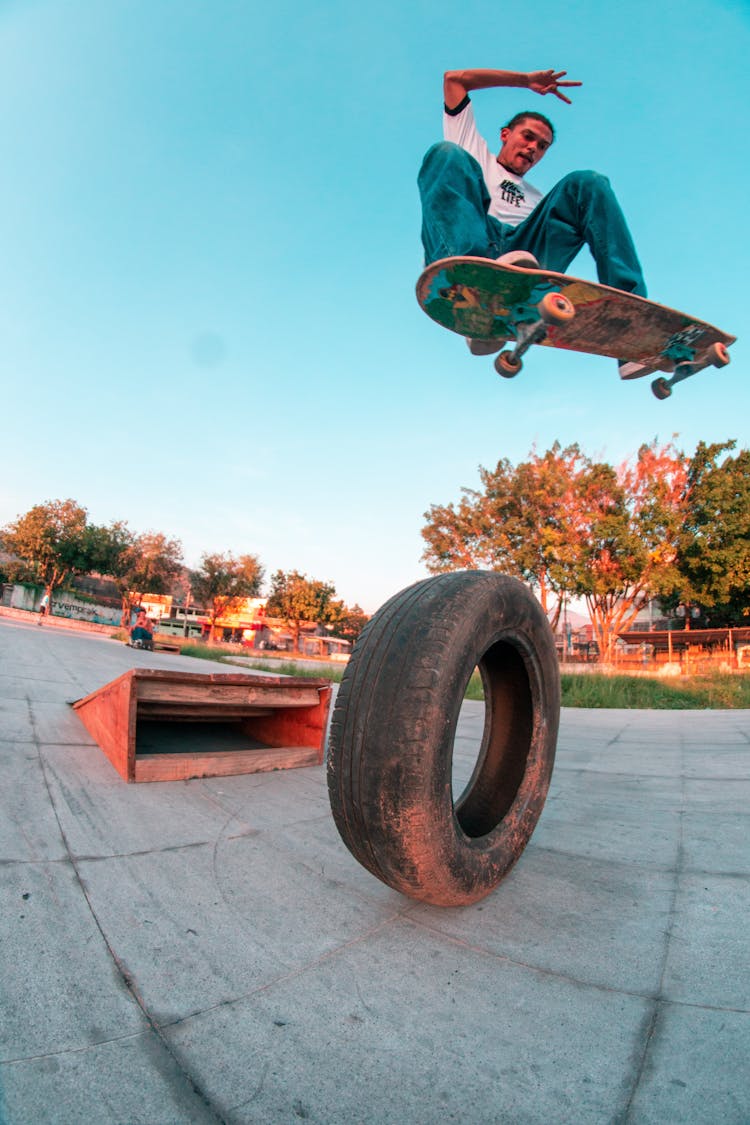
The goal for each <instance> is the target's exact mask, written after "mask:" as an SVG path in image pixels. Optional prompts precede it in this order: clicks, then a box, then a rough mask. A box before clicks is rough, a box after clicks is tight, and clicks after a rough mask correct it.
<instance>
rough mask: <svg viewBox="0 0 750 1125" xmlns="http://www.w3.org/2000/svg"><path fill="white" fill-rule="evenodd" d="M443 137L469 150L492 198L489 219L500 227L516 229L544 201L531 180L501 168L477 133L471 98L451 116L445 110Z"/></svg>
mask: <svg viewBox="0 0 750 1125" xmlns="http://www.w3.org/2000/svg"><path fill="white" fill-rule="evenodd" d="M443 136H444V138H445V140H446V141H453V142H454V144H457V145H460V146H461V148H463V149H466V151H467V152H468V153H469V154H470V155H471V156H473V157H474V159H475V160H477V161H478V162H479V165H480V167H481V169H482V173H483V175H484V182H485V183H486V185H487V190H488V192H489V193H490V197H491V203H490V206H489V213H490V215H494V217H495V218H496V219H499V220H500V222H501V223H509V224H510V226H512V227H517V226H518V224H519V223H520V222H521V221H522V220H523V219H525V218H526V216H527V215H530V214H531V212H532V211H533V210H534V208H535V207H536V205H537V203H538V202H539V200H540V199H541V198H542V193H541V192H540V191H538V190H537V188H535V187H534V186H533V184H530V183H529V181H528V180H524V179H523V178H522V177H521V176H517V175H516V173H515V172H509V171H508V169H507V168H503V166H502V164H498V162H497V157H496V156H495V155H493V153H491V152H490V150H489V148H488V147H487V142H486V141H485V139H484V137H482V136H480V135H479V133H478V132H477V125H476V121H475V120H474V110H473V109H472V106H471V102H470V101H469V99H468V97H467V98H466V100H465V101H464V102H463V104H462V105H461V106H460V107H459V109H458V112H456V111H454V112H453V113H449V112H448V110H444V112H443Z"/></svg>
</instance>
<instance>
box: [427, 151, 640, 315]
mask: <svg viewBox="0 0 750 1125" xmlns="http://www.w3.org/2000/svg"><path fill="white" fill-rule="evenodd" d="M417 182H418V185H419V194H420V197H421V200H422V243H423V245H424V251H425V262H426V264H428V265H429V263H430V262H434V261H436V260H437V259H438V258H450V257H453V256H454V255H464V254H468V255H471V256H474V257H477V258H499V257H500V255H501V254H506V253H508V252H509V251H510V250H528V252H529V253H530V254H533V255H534V257H535V258H536V260H537V261H538V262H539V264H540V265H541V266H543V267H544V268H545V269H548V270H555V271H556V272H557V273H565V271H566V270H567V268H568V266H569V265H570V263H571V262H572V261H573V259H574V258H575V256H576V254H577V253H578V251H579V250H580V249H581V248H582V247H583V246H588V248H589V250H590V251H591V254H592V256H593V258H594V262H595V263H596V273H597V277H598V278H599V280H600V281H601V282H602V284H603V285H611V286H613V287H614V288H615V289H624V290H625V291H626V292H628V293H638V294H639V295H640V296H641V297H645V296H646V283H645V281H644V279H643V272H642V270H641V265H640V262H639V261H638V255H637V254H636V251H635V246H634V245H633V239H632V237H631V235H630V231H629V230H628V225H627V223H626V221H625V216H624V215H623V213H622V209H621V207H620V204H619V203H618V202H617V197H616V196H615V193H614V192H613V190H612V187H611V185H610V182H609V180H608V179H607V177H606V176H601V175H600V174H599V173H598V172H571V173H570V174H569V175H567V176H565V177H563V179H562V180H560V182H559V183H558V184H556V185H555V186H554V187H553V188H552V190H551V191H550V192H548V193H547V195H545V196H544V198H543V199H541V200H540V201H539V203H538V204H537V205H536V207H535V208H534V210H533V211H532V212H531V214H530V215H529V216H527V218H525V219H524V220H523V221H522V222H521V223H519V224H518V226H516V227H513V226H511V225H510V224H509V223H501V222H500V220H499V219H496V218H494V217H493V216H492V215H490V214H488V212H487V208H488V207H489V205H490V196H489V192H488V191H487V185H486V184H485V182H484V176H483V175H482V169H481V167H480V166H479V164H478V163H477V161H476V160H475V159H474V157H473V156H471V155H470V154H469V153H468V152H466V150H465V149H462V148H461V147H460V146H459V145H456V144H453V143H452V142H451V141H441V142H440V143H439V144H436V145H433V146H432V148H431V149H429V150H428V152H427V154H426V156H425V158H424V161H423V163H422V167H421V169H420V172H419V177H418V181H417Z"/></svg>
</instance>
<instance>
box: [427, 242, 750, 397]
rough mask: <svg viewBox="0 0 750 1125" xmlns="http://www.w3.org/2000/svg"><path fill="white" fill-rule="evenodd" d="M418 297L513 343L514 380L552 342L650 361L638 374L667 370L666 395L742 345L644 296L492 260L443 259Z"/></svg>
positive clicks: (432, 310) (432, 312)
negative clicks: (530, 354)
mask: <svg viewBox="0 0 750 1125" xmlns="http://www.w3.org/2000/svg"><path fill="white" fill-rule="evenodd" d="M417 300H418V301H419V303H420V305H421V306H422V308H423V309H424V311H425V312H426V313H427V315H428V316H430V317H432V319H433V320H435V321H437V323H438V324H442V325H443V326H444V327H445V328H449V329H450V330H451V331H452V332H457V333H459V335H461V336H468V337H471V338H473V339H476V340H497V341H498V342H500V341H502V342H503V343H506V344H508V345H509V347H508V348H506V349H505V350H504V351H501V352H500V354H499V355H498V356H497V358H496V359H495V370H496V371H497V373H498V374H499V375H502V376H504V377H505V378H507V379H511V378H513V377H514V376H515V375H517V374H518V373H519V371H520V370H521V367H522V366H523V364H522V357H523V356H524V355H525V353H526V352H527V351H528V350H529V348H530V347H531V346H532V345H533V344H543V345H546V346H547V347H552V348H563V349H565V350H567V351H574V352H587V353H589V354H591V355H601V356H611V357H612V358H613V359H619V360H626V361H629V362H631V363H633V364H639V365H641V366H640V368H639V370H638V371H637V372H636V373H635V374H634V375H631V376H629V377H630V378H642V377H643V376H644V375H650V374H653V373H654V372H656V371H663V372H665V373H666V374H667V375H669V376H670V378H664V376H663V375H662V376H660V377H659V378H657V379H655V380H654V381H653V383H652V384H651V389H652V391H653V393H654V394H655V395H656V397H657V398H659V399H664V398H669V396H670V395H671V393H672V388H673V387H674V386H675V385H676V384H677V383H680V382H682V381H683V380H684V379H688V378H689V377H690V376H691V375H696V374H697V373H698V372H699V371H702V370H703V369H704V368H706V367H711V366H713V367H725V366H726V365H727V364H728V363H729V360H730V355H729V350H728V349H729V345H730V344H733V343H734V341H735V339H736V337H735V336H730V335H729V334H728V333H726V332H722V331H721V330H720V329H718V328H715V327H714V326H713V325H712V324H707V323H706V322H705V321H703V320H696V319H695V318H694V317H691V316H687V315H686V314H685V313H681V312H678V311H677V310H676V309H670V308H667V307H666V306H665V305H658V304H656V302H655V301H649V300H647V299H646V298H645V297H638V296H636V295H635V294H634V293H625V292H623V291H622V290H620V289H612V288H611V287H610V286H608V285H600V284H599V283H598V282H593V281H581V280H580V279H578V278H575V277H568V275H567V274H564V273H554V272H552V271H551V270H542V269H525V268H521V267H519V266H501V265H499V264H498V263H497V262H493V261H490V260H489V259H488V258H442V259H440V260H439V261H437V262H433V263H432V264H431V265H429V266H427V268H426V269H425V270H424V272H423V273H422V275H421V277H420V278H419V281H418V282H417ZM624 377H625V378H627V377H628V376H624Z"/></svg>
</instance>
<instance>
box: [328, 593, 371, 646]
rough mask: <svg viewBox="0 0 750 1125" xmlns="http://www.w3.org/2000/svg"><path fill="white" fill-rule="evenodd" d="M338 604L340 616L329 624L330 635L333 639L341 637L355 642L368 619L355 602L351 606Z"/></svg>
mask: <svg viewBox="0 0 750 1125" xmlns="http://www.w3.org/2000/svg"><path fill="white" fill-rule="evenodd" d="M334 604H336V603H334ZM340 604H341V616H340V617H339V618H338V620H336V621H333V622H331V624H332V626H333V627H332V629H331V633H332V635H333V636H334V637H343V638H344V640H347V641H356V639H357V637H358V636H359V634H360V633H361V632H362V630H363V629H364V627H365V625H366V624H367V622H368V621H369V620H370V618H369V616H368V615H367V614H366V613H365V611H364V610H363V609H362V607H361V606H359V605H357V604H356V602H355V604H354V605H353V606H347V605H344V603H343V602H342V603H340Z"/></svg>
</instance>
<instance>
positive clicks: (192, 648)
mask: <svg viewBox="0 0 750 1125" xmlns="http://www.w3.org/2000/svg"><path fill="white" fill-rule="evenodd" d="M180 656H194V657H195V658H196V660H214V661H215V662H216V663H217V664H226V663H227V653H226V652H224V651H223V649H220V648H214V647H213V646H212V645H194V644H186V645H180Z"/></svg>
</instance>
